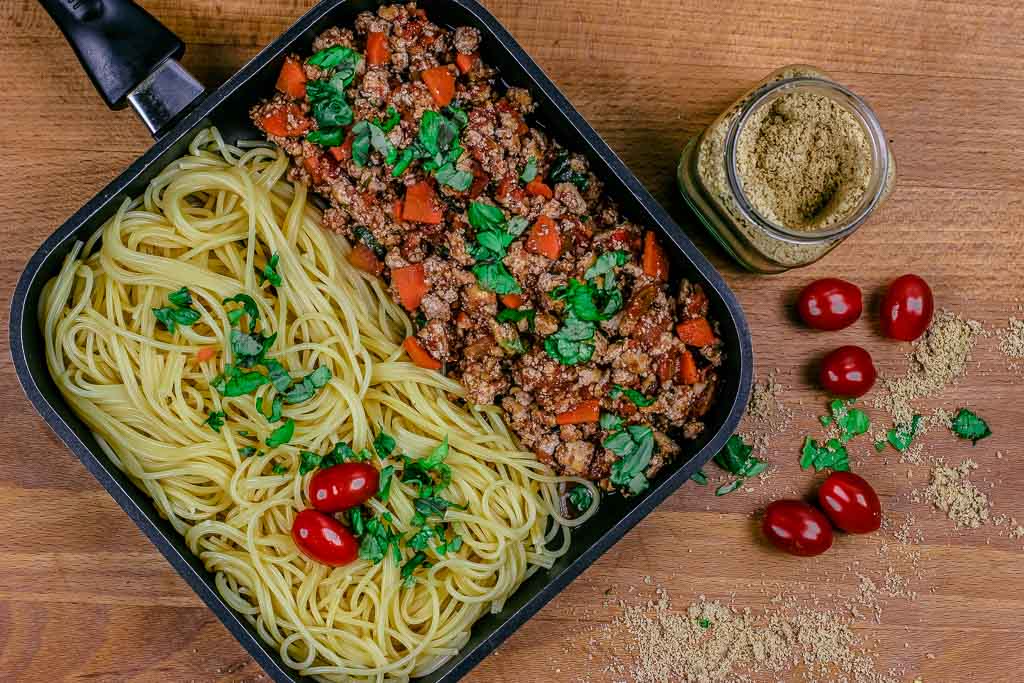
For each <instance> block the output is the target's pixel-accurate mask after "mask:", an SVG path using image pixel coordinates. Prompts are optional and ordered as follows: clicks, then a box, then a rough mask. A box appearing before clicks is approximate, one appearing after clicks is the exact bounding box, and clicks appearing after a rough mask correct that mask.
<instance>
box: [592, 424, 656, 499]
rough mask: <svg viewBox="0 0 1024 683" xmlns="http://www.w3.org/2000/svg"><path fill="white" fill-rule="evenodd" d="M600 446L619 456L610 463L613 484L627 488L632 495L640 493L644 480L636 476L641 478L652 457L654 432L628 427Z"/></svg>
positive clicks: (637, 427)
mask: <svg viewBox="0 0 1024 683" xmlns="http://www.w3.org/2000/svg"><path fill="white" fill-rule="evenodd" d="M602 445H604V447H605V448H607V449H608V450H610V451H612V452H613V453H615V454H616V455H618V456H619V459H618V460H616V461H615V462H613V463H612V468H611V470H612V472H611V482H612V483H613V484H615V485H616V486H625V487H628V489H629V490H630V492H632V493H640V492H641V491H642V490H643V489H645V488H647V480H646V478H643V481H642V482H641V481H640V480H639V479H637V475H641V477H642V476H643V472H644V470H645V469H647V466H648V465H649V464H650V462H651V456H653V455H654V432H653V431H652V430H651V428H650V427H647V426H645V425H630V426H629V427H626V428H625V429H624V430H622V431H620V432H617V433H616V434H613V435H612V436H609V437H608V438H606V439H605V440H604V441H603V442H602Z"/></svg>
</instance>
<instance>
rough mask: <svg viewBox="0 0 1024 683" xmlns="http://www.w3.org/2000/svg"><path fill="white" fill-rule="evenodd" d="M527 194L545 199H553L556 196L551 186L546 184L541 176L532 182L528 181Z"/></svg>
mask: <svg viewBox="0 0 1024 683" xmlns="http://www.w3.org/2000/svg"><path fill="white" fill-rule="evenodd" d="M526 194H532V195H536V196H538V197H544V199H551V198H552V197H554V196H555V193H554V192H552V191H551V188H550V187H548V186H547V185H546V184H544V183H543V182H542V181H541V179H540V178H534V179H533V180H531V181H530V182H528V183H526Z"/></svg>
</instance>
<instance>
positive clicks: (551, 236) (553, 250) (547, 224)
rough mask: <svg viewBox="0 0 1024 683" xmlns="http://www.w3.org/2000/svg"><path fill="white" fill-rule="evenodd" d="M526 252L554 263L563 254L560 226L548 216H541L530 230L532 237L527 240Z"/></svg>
mask: <svg viewBox="0 0 1024 683" xmlns="http://www.w3.org/2000/svg"><path fill="white" fill-rule="evenodd" d="M526 250H527V251H532V252H533V253H534V254H542V255H544V256H547V257H548V258H549V259H551V260H552V261H554V260H555V259H557V258H558V255H559V254H560V253H562V238H561V237H560V236H559V234H558V226H557V225H556V224H555V222H554V221H553V220H551V219H550V218H548V217H547V216H540V217H539V218H538V219H537V222H536V223H534V224H533V227H532V228H530V236H529V237H527V238H526Z"/></svg>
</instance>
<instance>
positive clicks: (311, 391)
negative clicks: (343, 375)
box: [283, 365, 331, 405]
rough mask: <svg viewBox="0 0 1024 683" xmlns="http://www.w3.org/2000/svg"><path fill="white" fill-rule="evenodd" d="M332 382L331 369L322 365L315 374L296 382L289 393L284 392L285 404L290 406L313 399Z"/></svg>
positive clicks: (312, 373)
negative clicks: (319, 390)
mask: <svg viewBox="0 0 1024 683" xmlns="http://www.w3.org/2000/svg"><path fill="white" fill-rule="evenodd" d="M330 381H331V369H330V368H329V367H327V366H326V365H321V366H320V367H318V368H317V369H316V370H314V371H313V372H311V373H309V374H308V375H306V376H305V377H303V378H302V379H301V380H300V381H298V382H296V383H295V384H294V385H293V386H292V387H291V388H290V389H288V391H286V392H284V395H283V397H284V402H285V403H286V404H288V405H291V404H293V403H301V402H302V401H305V400H307V399H310V398H312V397H313V396H314V395H315V394H316V392H317V390H318V389H322V388H323V387H325V386H327V383H328V382H330Z"/></svg>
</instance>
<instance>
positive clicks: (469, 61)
mask: <svg viewBox="0 0 1024 683" xmlns="http://www.w3.org/2000/svg"><path fill="white" fill-rule="evenodd" d="M476 59H477V54H476V53H475V52H473V53H471V54H468V55H465V54H462V53H461V52H460V53H459V54H457V55H455V66H457V67H459V71H460V72H462V73H464V74H468V73H469V72H470V71H472V70H473V65H474V64H476Z"/></svg>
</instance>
